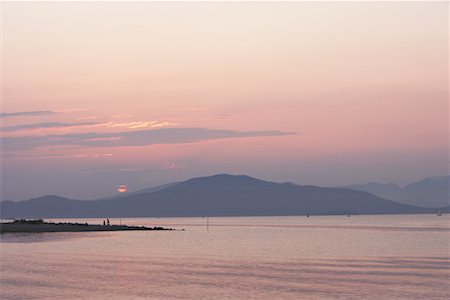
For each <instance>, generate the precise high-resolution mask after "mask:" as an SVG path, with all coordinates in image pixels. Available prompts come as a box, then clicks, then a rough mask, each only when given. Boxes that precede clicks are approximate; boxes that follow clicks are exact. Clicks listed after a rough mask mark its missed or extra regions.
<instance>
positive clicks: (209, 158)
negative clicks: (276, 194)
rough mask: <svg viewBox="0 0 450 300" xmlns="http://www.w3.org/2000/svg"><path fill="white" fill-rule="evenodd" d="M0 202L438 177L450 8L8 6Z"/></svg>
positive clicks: (445, 129)
mask: <svg viewBox="0 0 450 300" xmlns="http://www.w3.org/2000/svg"><path fill="white" fill-rule="evenodd" d="M1 22H2V23H1V25H2V28H1V42H2V43H1V44H2V45H1V46H2V49H1V50H2V65H1V73H2V91H1V92H2V94H1V96H2V99H1V113H0V123H1V124H0V127H1V137H0V138H1V140H0V141H1V165H2V166H1V185H2V187H1V198H2V199H3V200H6V199H8V200H24V199H28V198H31V197H36V196H41V195H49V194H57V195H61V196H66V197H70V198H74V199H94V198H99V197H104V196H109V195H113V194H115V193H117V191H116V187H117V186H118V185H121V184H126V185H127V186H128V189H129V190H139V189H143V188H147V187H151V186H156V185H159V184H165V183H168V182H174V181H180V180H185V179H188V178H191V177H198V176H208V175H212V174H217V173H230V174H246V175H250V176H254V177H257V178H261V179H265V180H270V181H277V182H286V181H289V182H294V183H297V184H314V185H321V186H336V185H345V184H356V183H364V182H368V181H377V182H386V183H387V182H395V183H398V184H407V183H410V182H412V181H416V180H419V179H422V178H425V177H427V176H434V175H444V174H448V170H449V57H448V56H449V54H448V53H449V4H448V2H446V1H442V2H356V1H353V2H325V1H324V2H321V1H319V2H228V3H225V2H128V3H127V2H2V21H1Z"/></svg>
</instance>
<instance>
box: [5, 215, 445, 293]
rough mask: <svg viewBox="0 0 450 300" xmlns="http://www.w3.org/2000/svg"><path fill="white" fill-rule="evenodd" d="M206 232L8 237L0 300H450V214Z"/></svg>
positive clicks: (248, 221)
mask: <svg viewBox="0 0 450 300" xmlns="http://www.w3.org/2000/svg"><path fill="white" fill-rule="evenodd" d="M53 221H60V220H56V219H55V220H53ZM61 221H62V220H61ZM64 221H77V222H83V223H84V222H88V223H98V224H100V223H101V222H102V220H101V219H70V220H68V219H64ZM207 221H208V220H207V218H160V219H159V218H145V219H134V218H133V219H131V218H127V219H111V223H113V224H114V223H115V224H119V223H122V224H127V225H146V226H164V227H171V228H175V229H184V231H183V230H177V231H129V232H89V233H29V234H3V235H1V243H0V259H1V260H0V261H1V272H0V299H179V298H182V299H183V298H188V299H449V298H450V290H449V284H450V271H449V267H450V265H449V264H450V254H449V247H450V246H449V238H450V237H449V234H450V225H449V216H448V215H442V216H435V215H391V216H351V217H347V216H321V217H318V216H312V217H310V218H306V217H304V216H301V217H221V218H219V217H213V218H209V227H208V226H207V223H208V222H207Z"/></svg>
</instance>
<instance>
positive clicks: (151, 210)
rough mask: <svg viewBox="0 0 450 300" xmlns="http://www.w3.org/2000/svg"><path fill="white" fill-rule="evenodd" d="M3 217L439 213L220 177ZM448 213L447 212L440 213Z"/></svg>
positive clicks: (25, 207)
mask: <svg viewBox="0 0 450 300" xmlns="http://www.w3.org/2000/svg"><path fill="white" fill-rule="evenodd" d="M0 205H1V215H2V218H57V217H61V218H62V217H70V218H76V217H180V216H182V217H193V216H282V215H307V214H310V215H335V214H405V213H435V212H437V211H438V209H433V208H423V207H417V206H412V205H408V204H401V203H397V202H394V201H390V200H386V199H383V198H381V197H379V196H376V195H373V194H371V193H368V192H365V191H357V190H352V189H349V188H326V187H317V186H306V185H304V186H301V185H296V184H292V183H275V182H268V181H263V180H259V179H256V178H252V177H249V176H245V175H227V174H219V175H214V176H209V177H198V178H192V179H189V180H186V181H183V182H178V183H173V184H167V185H164V186H160V187H156V188H151V189H146V190H142V191H138V192H134V193H125V194H123V195H119V196H116V197H110V198H104V199H97V200H74V199H67V198H64V197H59V196H43V197H39V198H33V199H30V200H26V201H19V202H14V201H2V202H1V203H0ZM440 210H441V211H442V210H445V211H447V210H448V208H445V209H440Z"/></svg>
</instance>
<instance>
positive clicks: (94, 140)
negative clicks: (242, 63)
mask: <svg viewBox="0 0 450 300" xmlns="http://www.w3.org/2000/svg"><path fill="white" fill-rule="evenodd" d="M292 134H295V133H293V132H282V131H234V130H219V129H207V128H160V129H152V130H139V131H127V132H114V133H98V132H91V133H78V134H63V135H45V136H21V137H1V138H0V143H1V145H2V149H3V150H5V151H20V150H29V149H34V148H39V147H45V146H59V145H75V146H82V147H124V146H148V145H155V144H180V143H195V142H200V141H206V140H214V139H226V138H243V137H262V136H285V135H292Z"/></svg>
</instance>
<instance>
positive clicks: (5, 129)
mask: <svg viewBox="0 0 450 300" xmlns="http://www.w3.org/2000/svg"><path fill="white" fill-rule="evenodd" d="M98 124H102V123H98V122H95V123H94V122H83V123H60V122H45V123H33V124H22V125H16V126H8V127H2V128H1V129H0V130H1V131H3V132H11V131H18V130H24V129H48V128H67V127H80V126H92V125H98Z"/></svg>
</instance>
